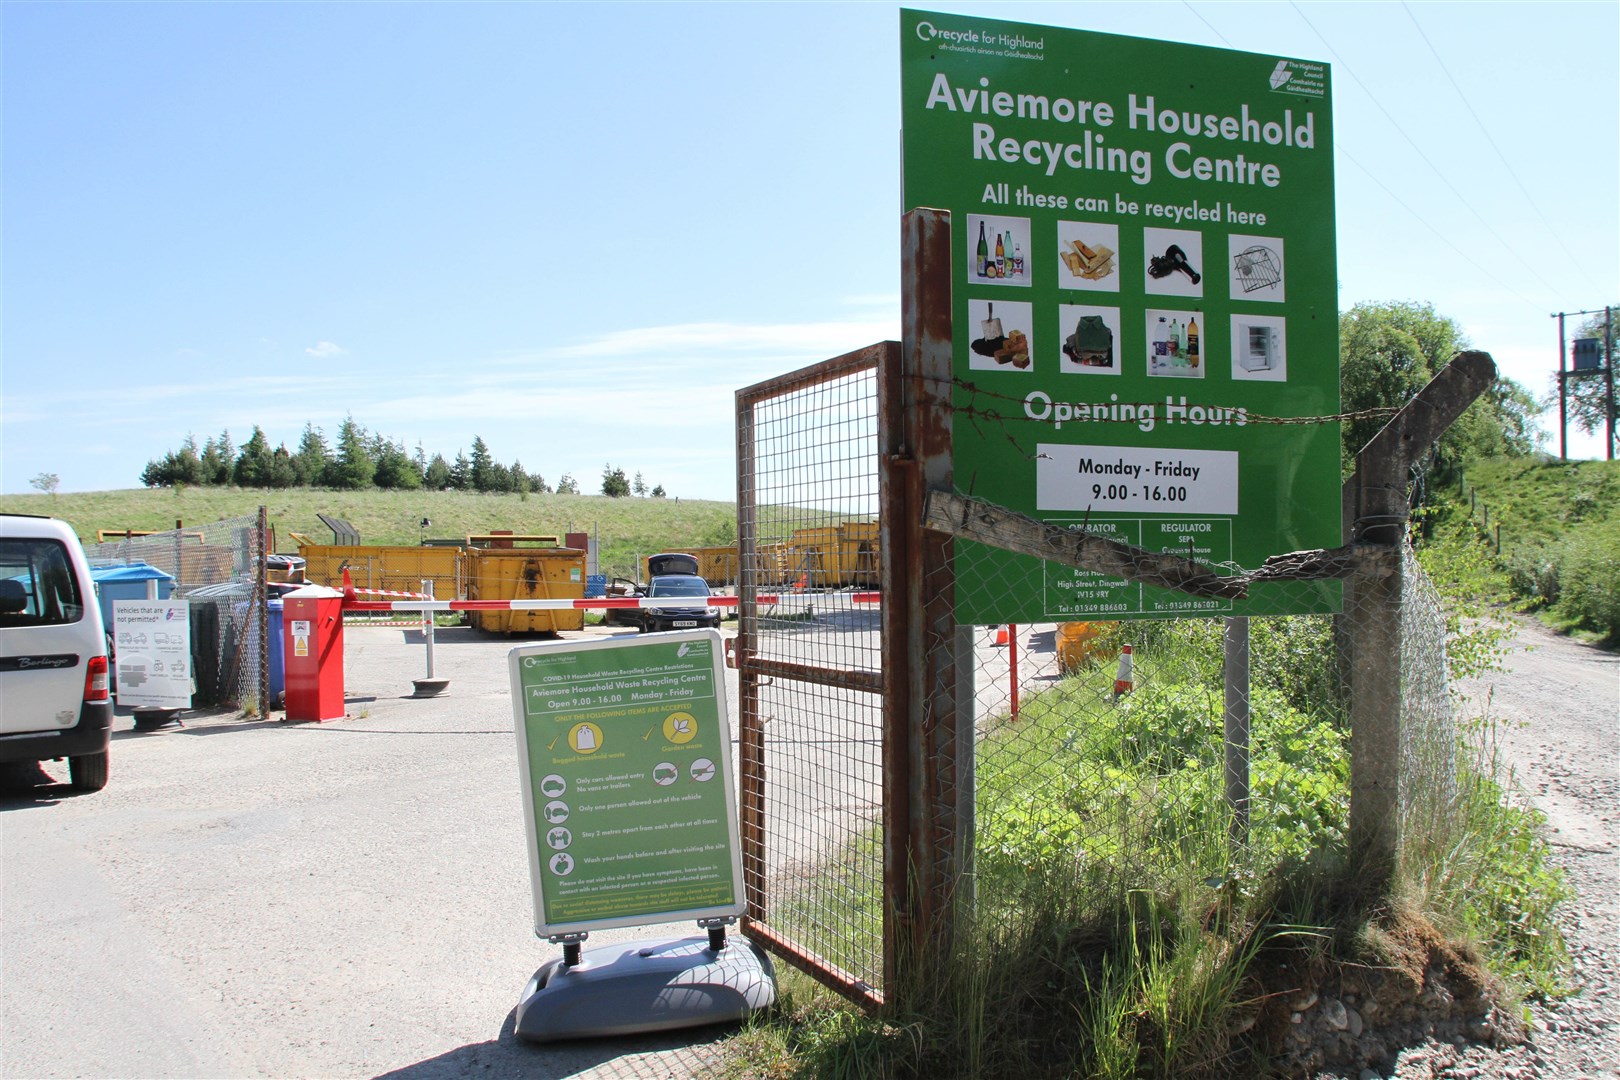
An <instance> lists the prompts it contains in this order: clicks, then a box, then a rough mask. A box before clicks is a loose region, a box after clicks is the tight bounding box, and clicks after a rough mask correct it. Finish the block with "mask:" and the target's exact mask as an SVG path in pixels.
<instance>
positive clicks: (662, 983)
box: [517, 935, 776, 1043]
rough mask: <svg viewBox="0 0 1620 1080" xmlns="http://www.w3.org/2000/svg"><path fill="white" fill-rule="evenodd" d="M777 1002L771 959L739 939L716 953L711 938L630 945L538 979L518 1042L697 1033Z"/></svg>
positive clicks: (527, 993)
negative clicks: (687, 1029)
mask: <svg viewBox="0 0 1620 1080" xmlns="http://www.w3.org/2000/svg"><path fill="white" fill-rule="evenodd" d="M775 1002H776V972H775V969H774V968H773V967H772V965H771V961H770V958H769V957H768V956H766V955H765V953H764V952H762V951H760V950H759V949H758V948H757V947H755V945H754V944H753V943H752V942H750V941H749V940H747V939H746V938H744V937H741V936H740V935H738V936H733V937H731V938H729V939H728V940H727V942H726V947H725V948H724V949H721V950H720V951H719V952H716V951H714V950H713V949H711V948H710V947H709V939H708V938H707V937H686V938H669V939H665V940H662V941H659V940H654V941H632V942H628V943H624V944H619V945H603V946H599V947H598V948H595V949H589V950H586V951H585V952H584V953H582V954H581V956H580V962H579V963H578V964H575V965H573V966H571V967H570V966H568V965H566V964H564V963H563V961H562V960H561V959H558V960H553V961H552V962H550V963H549V964H546V965H545V966H544V967H542V968H541V969H540V970H538V971H536V972H535V973H534V977H533V978H532V979H530V980H529V985H528V986H526V987H525V988H524V990H523V1000H522V1001H520V1002H519V1003H518V1007H517V1036H518V1038H520V1039H525V1040H527V1041H529V1042H536V1043H541V1042H555V1041H557V1040H560V1039H588V1038H596V1037H601V1036H612V1035H631V1034H636V1033H638V1032H646V1031H668V1030H671V1029H673V1028H683V1027H699V1026H702V1025H704V1024H718V1023H723V1022H725V1021H729V1020H741V1019H743V1018H745V1017H747V1016H748V1015H749V1014H750V1013H752V1012H754V1011H755V1010H756V1009H764V1008H769V1007H770V1006H771V1005H773V1004H775Z"/></svg>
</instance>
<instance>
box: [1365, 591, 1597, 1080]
mask: <svg viewBox="0 0 1620 1080" xmlns="http://www.w3.org/2000/svg"><path fill="white" fill-rule="evenodd" d="M1517 625H1518V633H1517V637H1516V640H1515V641H1514V643H1513V651H1512V653H1511V655H1510V656H1509V657H1508V659H1507V662H1506V665H1507V671H1506V672H1503V673H1499V674H1496V675H1492V676H1489V677H1486V678H1481V679H1477V680H1474V681H1473V682H1472V683H1471V684H1469V685H1468V686H1467V687H1466V690H1467V692H1468V693H1469V695H1470V696H1471V698H1472V699H1473V701H1474V707H1475V709H1476V710H1484V712H1485V715H1487V716H1489V717H1493V718H1494V719H1495V720H1496V721H1497V722H1498V740H1499V743H1498V745H1499V747H1500V750H1501V755H1502V759H1503V761H1504V762H1505V763H1506V764H1507V765H1508V766H1509V767H1510V768H1511V770H1512V774H1513V778H1514V781H1515V784H1516V787H1517V788H1518V790H1519V791H1520V792H1521V793H1522V794H1523V796H1524V797H1525V798H1526V799H1527V800H1528V801H1529V802H1530V803H1531V804H1533V805H1534V806H1536V807H1537V808H1538V809H1540V810H1541V811H1542V812H1543V813H1545V814H1546V815H1547V837H1548V840H1549V841H1550V842H1551V844H1552V846H1553V851H1554V856H1555V858H1556V860H1557V862H1558V864H1559V865H1560V866H1562V867H1564V868H1565V869H1566V870H1567V871H1568V873H1569V877H1570V882H1571V884H1573V885H1574V887H1575V889H1576V890H1577V893H1578V895H1577V897H1576V899H1575V900H1574V901H1572V902H1571V903H1569V904H1568V905H1567V906H1566V908H1565V910H1564V913H1563V918H1562V926H1563V930H1564V934H1565V937H1566V939H1567V941H1568V943H1569V947H1570V952H1571V955H1572V957H1573V960H1574V972H1573V982H1574V986H1575V990H1576V993H1575V994H1574V995H1573V996H1571V997H1569V998H1567V999H1565V1000H1563V1001H1559V1002H1555V1003H1553V1004H1550V1005H1540V1004H1538V1005H1535V1006H1533V1007H1532V1009H1531V1013H1532V1017H1533V1021H1534V1029H1533V1031H1532V1033H1531V1037H1530V1041H1529V1042H1528V1043H1527V1044H1526V1045H1525V1046H1522V1047H1515V1048H1512V1049H1510V1050H1507V1051H1502V1052H1496V1051H1489V1050H1485V1049H1482V1048H1470V1049H1468V1050H1466V1051H1464V1050H1461V1049H1458V1048H1456V1047H1452V1046H1435V1045H1429V1046H1424V1047H1418V1048H1415V1049H1413V1050H1411V1051H1408V1052H1407V1053H1406V1054H1404V1055H1402V1058H1401V1062H1400V1068H1399V1069H1398V1070H1397V1071H1396V1072H1395V1074H1394V1075H1395V1076H1396V1077H1398V1078H1400V1080H1424V1078H1429V1077H1440V1078H1446V1080H1464V1078H1476V1077H1493V1078H1502V1080H1595V1078H1601V1077H1620V999H1617V995H1620V656H1616V654H1615V653H1612V652H1605V651H1603V650H1601V649H1597V648H1594V647H1592V646H1589V645H1583V644H1581V643H1579V642H1576V641H1573V640H1571V639H1569V638H1567V637H1562V636H1560V635H1558V634H1554V633H1552V632H1551V631H1549V630H1547V629H1546V628H1545V627H1543V626H1541V625H1540V624H1539V623H1536V622H1535V621H1533V620H1530V619H1521V620H1519V621H1518V623H1517Z"/></svg>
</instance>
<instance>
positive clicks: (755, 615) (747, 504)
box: [737, 342, 898, 1005]
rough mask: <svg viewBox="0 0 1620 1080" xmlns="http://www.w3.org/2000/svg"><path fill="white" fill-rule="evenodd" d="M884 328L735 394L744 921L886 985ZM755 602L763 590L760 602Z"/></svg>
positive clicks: (823, 969)
mask: <svg viewBox="0 0 1620 1080" xmlns="http://www.w3.org/2000/svg"><path fill="white" fill-rule="evenodd" d="M897 350H898V345H896V344H895V343H893V342H886V343H883V344H879V345H873V346H870V347H868V348H866V349H861V350H858V351H856V352H852V353H849V354H847V355H845V356H841V357H837V358H835V359H833V360H828V361H826V362H824V363H821V364H816V365H814V366H812V367H808V368H804V369H802V370H800V371H796V372H793V373H791V374H788V375H784V376H781V377H779V378H776V379H771V380H769V381H767V382H763V383H759V384H757V385H755V386H751V387H748V388H747V389H744V390H740V391H738V393H737V463H738V481H737V511H738V541H739V543H738V547H739V557H740V562H741V579H740V581H739V585H738V594H739V628H738V639H737V666H738V676H739V678H738V683H739V703H740V714H741V715H740V722H739V736H738V738H739V745H740V753H739V758H740V763H741V764H740V770H739V773H740V783H741V807H742V846H743V876H744V882H745V885H746V891H747V898H748V912H747V917H746V925H747V931H748V934H749V936H750V937H751V938H753V939H754V940H756V941H759V942H760V943H762V944H763V945H765V946H766V947H767V948H769V949H771V950H772V951H773V952H775V953H776V954H777V955H779V956H781V957H783V958H784V959H786V960H788V961H789V962H790V963H792V964H794V965H795V966H797V967H799V968H801V969H803V970H804V971H806V972H808V973H810V974H811V975H813V976H814V977H815V978H817V979H819V980H821V981H822V982H824V983H826V984H828V985H829V986H832V987H834V988H835V989H837V990H839V991H840V992H842V993H844V994H846V995H848V996H850V997H852V998H854V999H855V1000H857V1001H862V1002H864V1003H866V1004H869V1005H875V1004H878V1003H880V1002H881V1001H882V999H883V980H884V949H883V927H884V919H885V908H886V906H887V905H886V904H885V894H884V887H883V886H884V872H883V867H884V854H883V852H884V844H883V831H882V830H883V822H882V810H883V794H882V793H883V784H884V773H883V765H884V762H883V756H884V755H883V707H882V698H881V693H882V685H883V684H882V673H881V667H882V665H881V659H880V657H881V643H882V634H881V621H882V615H881V611H880V605H878V604H874V603H871V602H870V601H871V600H872V599H873V597H872V595H871V593H870V592H869V591H868V592H866V593H865V594H862V593H860V592H859V591H858V590H862V589H866V590H870V589H871V587H872V581H871V579H872V577H873V574H872V569H871V568H872V566H873V557H874V554H875V552H874V551H873V548H874V545H881V542H882V540H881V526H880V524H879V522H878V516H879V515H878V509H879V507H878V502H879V473H878V466H879V455H878V425H879V418H878V390H877V376H878V370H879V367H880V365H881V363H882V362H883V361H884V359H885V358H886V357H887V358H892V357H893V356H894V354H895V353H896V351H897ZM762 597H763V598H764V599H763V602H762V599H761V598H762Z"/></svg>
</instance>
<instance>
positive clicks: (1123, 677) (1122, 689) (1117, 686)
mask: <svg viewBox="0 0 1620 1080" xmlns="http://www.w3.org/2000/svg"><path fill="white" fill-rule="evenodd" d="M1131 680H1132V672H1131V647H1130V646H1129V645H1124V646H1121V647H1120V650H1119V670H1118V671H1117V672H1115V673H1114V696H1115V697H1119V696H1121V695H1122V694H1128V693H1130V692H1131V690H1132V689H1133V688H1134V686H1135V684H1134V683H1133V682H1132V681H1131Z"/></svg>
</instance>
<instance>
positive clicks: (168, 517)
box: [0, 487, 737, 577]
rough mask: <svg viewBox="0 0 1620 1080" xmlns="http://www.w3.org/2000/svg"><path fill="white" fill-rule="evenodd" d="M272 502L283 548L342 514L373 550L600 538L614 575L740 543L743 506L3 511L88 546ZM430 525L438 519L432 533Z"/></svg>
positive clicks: (619, 503)
mask: <svg viewBox="0 0 1620 1080" xmlns="http://www.w3.org/2000/svg"><path fill="white" fill-rule="evenodd" d="M260 505H263V506H264V507H265V508H266V510H267V512H268V514H269V518H270V526H271V528H272V529H273V530H274V532H275V540H276V542H275V549H276V550H277V551H283V552H289V553H291V552H296V551H297V550H298V545H297V542H296V541H295V540H294V539H293V538H292V536H291V534H292V533H294V532H298V533H303V534H304V535H306V536H308V537H309V538H310V539H311V540H313V541H314V542H315V543H318V544H329V543H331V542H332V532H331V530H330V529H328V528H327V527H326V526H325V525H322V524H321V521H320V519H319V518H318V517H316V516H315V515H316V514H317V513H324V514H327V515H330V516H334V517H340V518H343V519H345V520H347V521H348V522H350V523H351V524H352V525H354V527H355V528H356V529H358V530H360V540H361V542H362V543H366V544H415V543H417V542H418V541H419V540H420V539H421V538H422V536H423V535H424V533H425V535H426V536H427V537H428V538H430V539H431V538H435V537H438V538H457V539H459V538H461V537H463V536H466V535H468V534H470V533H487V532H492V531H494V530H497V529H510V530H511V531H513V532H517V533H541V534H550V533H555V534H557V535H561V534H563V533H566V532H589V533H594V534H595V535H596V536H597V538H598V541H599V544H600V548H599V550H600V555H601V563H602V567H603V569H604V571H605V572H606V573H609V574H619V575H622V576H626V577H633V576H635V575H634V574H633V573H632V572H631V571H632V568H633V567H634V566H635V564H636V561H637V557H638V556H644V555H649V554H652V553H654V552H658V551H668V550H671V549H675V550H679V549H681V548H684V547H709V546H715V545H720V544H731V543H735V542H736V539H737V513H736V507H735V506H734V505H733V504H731V503H727V502H712V501H707V500H701V499H700V500H693V499H652V498H634V497H626V498H622V499H610V498H608V497H607V496H604V495H528V496H519V495H480V494H476V493H469V492H461V491H328V490H321V489H313V488H293V489H288V490H281V491H258V490H249V489H244V488H212V487H188V488H179V489H173V488H135V489H131V490H124V491H92V492H79V493H74V494H58V495H45V494H38V495H5V496H0V511H4V512H9V513H20V514H49V515H51V516H53V517H59V518H61V519H63V520H64V521H66V522H67V523H68V524H70V525H72V526H73V528H74V530H75V531H76V532H78V534H79V537H80V539H81V540H83V541H84V542H86V543H94V542H95V539H96V531H97V530H98V529H136V530H151V531H159V530H164V529H173V528H174V527H175V525H176V523H177V522H179V523H182V524H184V525H204V524H208V523H210V522H215V521H223V520H225V519H227V518H234V517H244V516H252V515H254V514H257V513H258V508H259V506H260ZM423 518H427V519H429V520H430V521H432V523H433V524H432V525H430V526H428V527H427V528H426V529H425V530H424V529H422V528H421V527H420V523H421V521H422V519H423Z"/></svg>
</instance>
